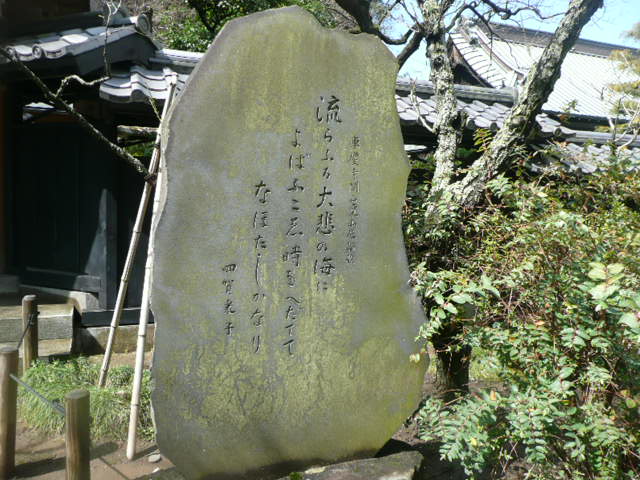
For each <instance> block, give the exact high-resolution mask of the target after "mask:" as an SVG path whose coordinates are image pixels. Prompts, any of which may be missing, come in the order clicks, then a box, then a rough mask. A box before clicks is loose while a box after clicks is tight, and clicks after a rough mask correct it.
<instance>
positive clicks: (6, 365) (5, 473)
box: [0, 347, 18, 480]
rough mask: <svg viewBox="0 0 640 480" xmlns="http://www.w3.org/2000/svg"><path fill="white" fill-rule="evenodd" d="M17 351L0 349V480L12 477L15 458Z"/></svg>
mask: <svg viewBox="0 0 640 480" xmlns="http://www.w3.org/2000/svg"><path fill="white" fill-rule="evenodd" d="M17 374H18V349H17V348H15V347H3V348H0V480H7V479H9V478H11V477H12V475H13V470H14V468H15V458H16V411H17V401H18V395H17V394H18V391H17V390H18V385H17V384H16V382H14V381H13V379H12V378H11V377H10V375H17Z"/></svg>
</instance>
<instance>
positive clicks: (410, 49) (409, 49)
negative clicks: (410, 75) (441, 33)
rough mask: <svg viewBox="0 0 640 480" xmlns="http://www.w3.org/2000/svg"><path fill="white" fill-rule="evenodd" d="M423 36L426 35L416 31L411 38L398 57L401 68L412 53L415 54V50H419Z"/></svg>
mask: <svg viewBox="0 0 640 480" xmlns="http://www.w3.org/2000/svg"><path fill="white" fill-rule="evenodd" d="M423 38H424V36H423V34H422V33H421V32H414V34H413V36H412V37H411V38H410V39H409V41H408V42H407V44H406V45H405V46H404V48H403V49H402V51H401V52H400V53H399V54H398V56H397V57H396V58H397V60H398V65H399V66H400V68H402V66H403V65H404V64H405V63H406V61H407V60H409V58H410V57H411V55H413V54H414V53H415V51H416V50H418V48H419V47H420V43H421V42H422V39H423Z"/></svg>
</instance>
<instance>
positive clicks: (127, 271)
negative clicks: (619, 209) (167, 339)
mask: <svg viewBox="0 0 640 480" xmlns="http://www.w3.org/2000/svg"><path fill="white" fill-rule="evenodd" d="M174 89H175V81H173V82H172V83H171V84H170V86H169V93H168V95H167V100H166V101H165V102H164V107H163V109H162V118H164V117H165V115H166V113H167V110H168V107H169V105H170V103H171V98H172V97H173V92H174ZM160 121H162V119H161V120H160ZM159 162H160V129H158V130H157V134H156V140H155V144H154V145H153V153H152V154H151V163H150V164H149V172H151V174H153V175H155V173H156V171H157V170H158V164H159ZM152 188H153V186H152V185H151V184H150V183H149V182H146V183H145V184H144V188H143V190H142V198H141V199H140V205H139V206H138V213H137V216H136V221H135V223H134V225H133V232H132V234H131V242H130V243H129V250H128V252H127V258H126V260H125V262H124V269H123V272H122V277H121V279H120V287H119V288H118V296H117V297H116V305H115V308H114V310H113V316H112V317H111V325H110V327H109V338H108V339H107V346H106V348H105V352H104V359H103V360H102V367H101V368H100V378H99V380H98V386H100V387H104V386H105V384H106V383H107V374H108V373H109V364H110V363H111V354H112V353H113V344H114V342H115V338H116V331H117V329H118V326H119V325H120V316H121V315H122V309H123V308H124V300H125V298H126V296H127V289H128V287H129V277H130V276H131V270H132V267H133V260H134V258H135V256H136V252H137V250H138V241H139V240H140V234H141V233H142V225H143V223H144V217H145V216H146V213H147V206H148V205H149V198H151V189H152Z"/></svg>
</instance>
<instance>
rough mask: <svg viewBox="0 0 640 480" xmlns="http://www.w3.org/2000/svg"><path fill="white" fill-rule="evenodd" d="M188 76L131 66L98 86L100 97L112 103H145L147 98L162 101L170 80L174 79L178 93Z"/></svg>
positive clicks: (165, 96) (172, 71)
mask: <svg viewBox="0 0 640 480" xmlns="http://www.w3.org/2000/svg"><path fill="white" fill-rule="evenodd" d="M188 76H189V75H187V74H184V73H178V72H175V71H174V70H172V69H171V68H169V67H164V68H162V69H159V70H151V69H148V68H144V67H141V66H138V65H132V66H131V67H130V68H129V69H128V70H120V71H113V72H112V73H111V78H109V79H108V80H105V81H104V82H102V83H101V84H100V97H101V98H103V99H105V100H108V101H110V102H114V103H130V102H146V101H147V99H148V98H152V99H154V100H162V101H164V100H165V99H166V98H167V93H168V91H169V90H168V89H169V84H170V78H171V77H176V80H177V83H176V89H177V90H178V91H179V90H182V88H183V87H184V83H185V82H186V80H187V77H188Z"/></svg>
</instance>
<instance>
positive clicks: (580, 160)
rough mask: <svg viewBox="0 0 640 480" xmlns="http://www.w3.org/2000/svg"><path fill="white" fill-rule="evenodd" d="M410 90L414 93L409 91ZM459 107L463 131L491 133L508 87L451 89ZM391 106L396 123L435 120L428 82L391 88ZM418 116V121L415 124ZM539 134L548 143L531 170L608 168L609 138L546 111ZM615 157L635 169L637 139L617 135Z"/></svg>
mask: <svg viewBox="0 0 640 480" xmlns="http://www.w3.org/2000/svg"><path fill="white" fill-rule="evenodd" d="M412 90H413V92H414V94H413V95H412V94H411V93H410V92H411V91H412ZM456 97H457V98H458V108H460V109H462V110H464V111H465V112H466V113H467V120H466V124H465V127H467V128H468V129H471V130H475V129H476V128H486V129H489V130H492V131H496V130H497V129H498V128H500V127H501V126H502V124H503V122H504V119H505V117H506V115H507V113H508V112H509V107H510V106H511V105H512V104H513V101H514V92H513V90H511V89H508V88H504V89H493V88H483V87H472V86H462V85H457V86H456ZM396 105H397V109H398V115H399V116H400V122H401V123H402V124H404V125H423V122H424V123H426V125H427V126H428V127H432V126H433V123H434V121H435V118H436V112H435V99H434V89H433V86H432V85H431V84H429V83H426V84H418V85H414V86H412V85H409V84H406V83H399V84H398V86H397V89H396ZM418 114H419V115H420V116H421V117H422V120H423V121H422V122H421V121H420V120H419V117H418ZM537 121H538V127H539V129H540V131H539V133H540V134H539V136H540V137H544V138H547V139H548V142H547V143H544V142H542V143H538V144H536V145H534V146H533V147H534V148H535V149H536V150H537V151H539V152H540V154H539V155H537V156H536V157H535V158H534V162H533V163H531V165H530V166H531V168H532V169H533V170H535V171H543V170H547V169H549V168H555V167H558V166H560V167H562V168H563V169H564V170H568V171H570V172H581V173H593V172H595V171H597V170H600V169H602V168H605V167H606V166H607V165H609V164H610V160H611V148H610V147H609V145H608V143H609V142H611V135H610V134H609V133H604V132H591V131H581V130H573V129H570V128H567V127H564V126H562V125H561V124H560V123H559V122H557V121H556V120H554V119H552V118H550V117H549V116H548V115H546V114H545V113H541V114H539V115H538V116H537ZM616 140H617V142H616V143H617V144H618V145H624V144H627V143H628V144H629V145H628V146H627V147H623V148H619V149H618V151H617V158H618V159H620V158H622V159H625V160H628V161H629V162H630V163H631V164H632V165H634V166H637V167H640V138H634V137H632V136H629V135H624V136H620V137H618V138H617V139H616ZM434 149H435V146H434V145H433V144H431V145H426V142H425V145H405V151H407V153H410V154H411V153H429V152H432V151H433V150H434Z"/></svg>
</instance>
